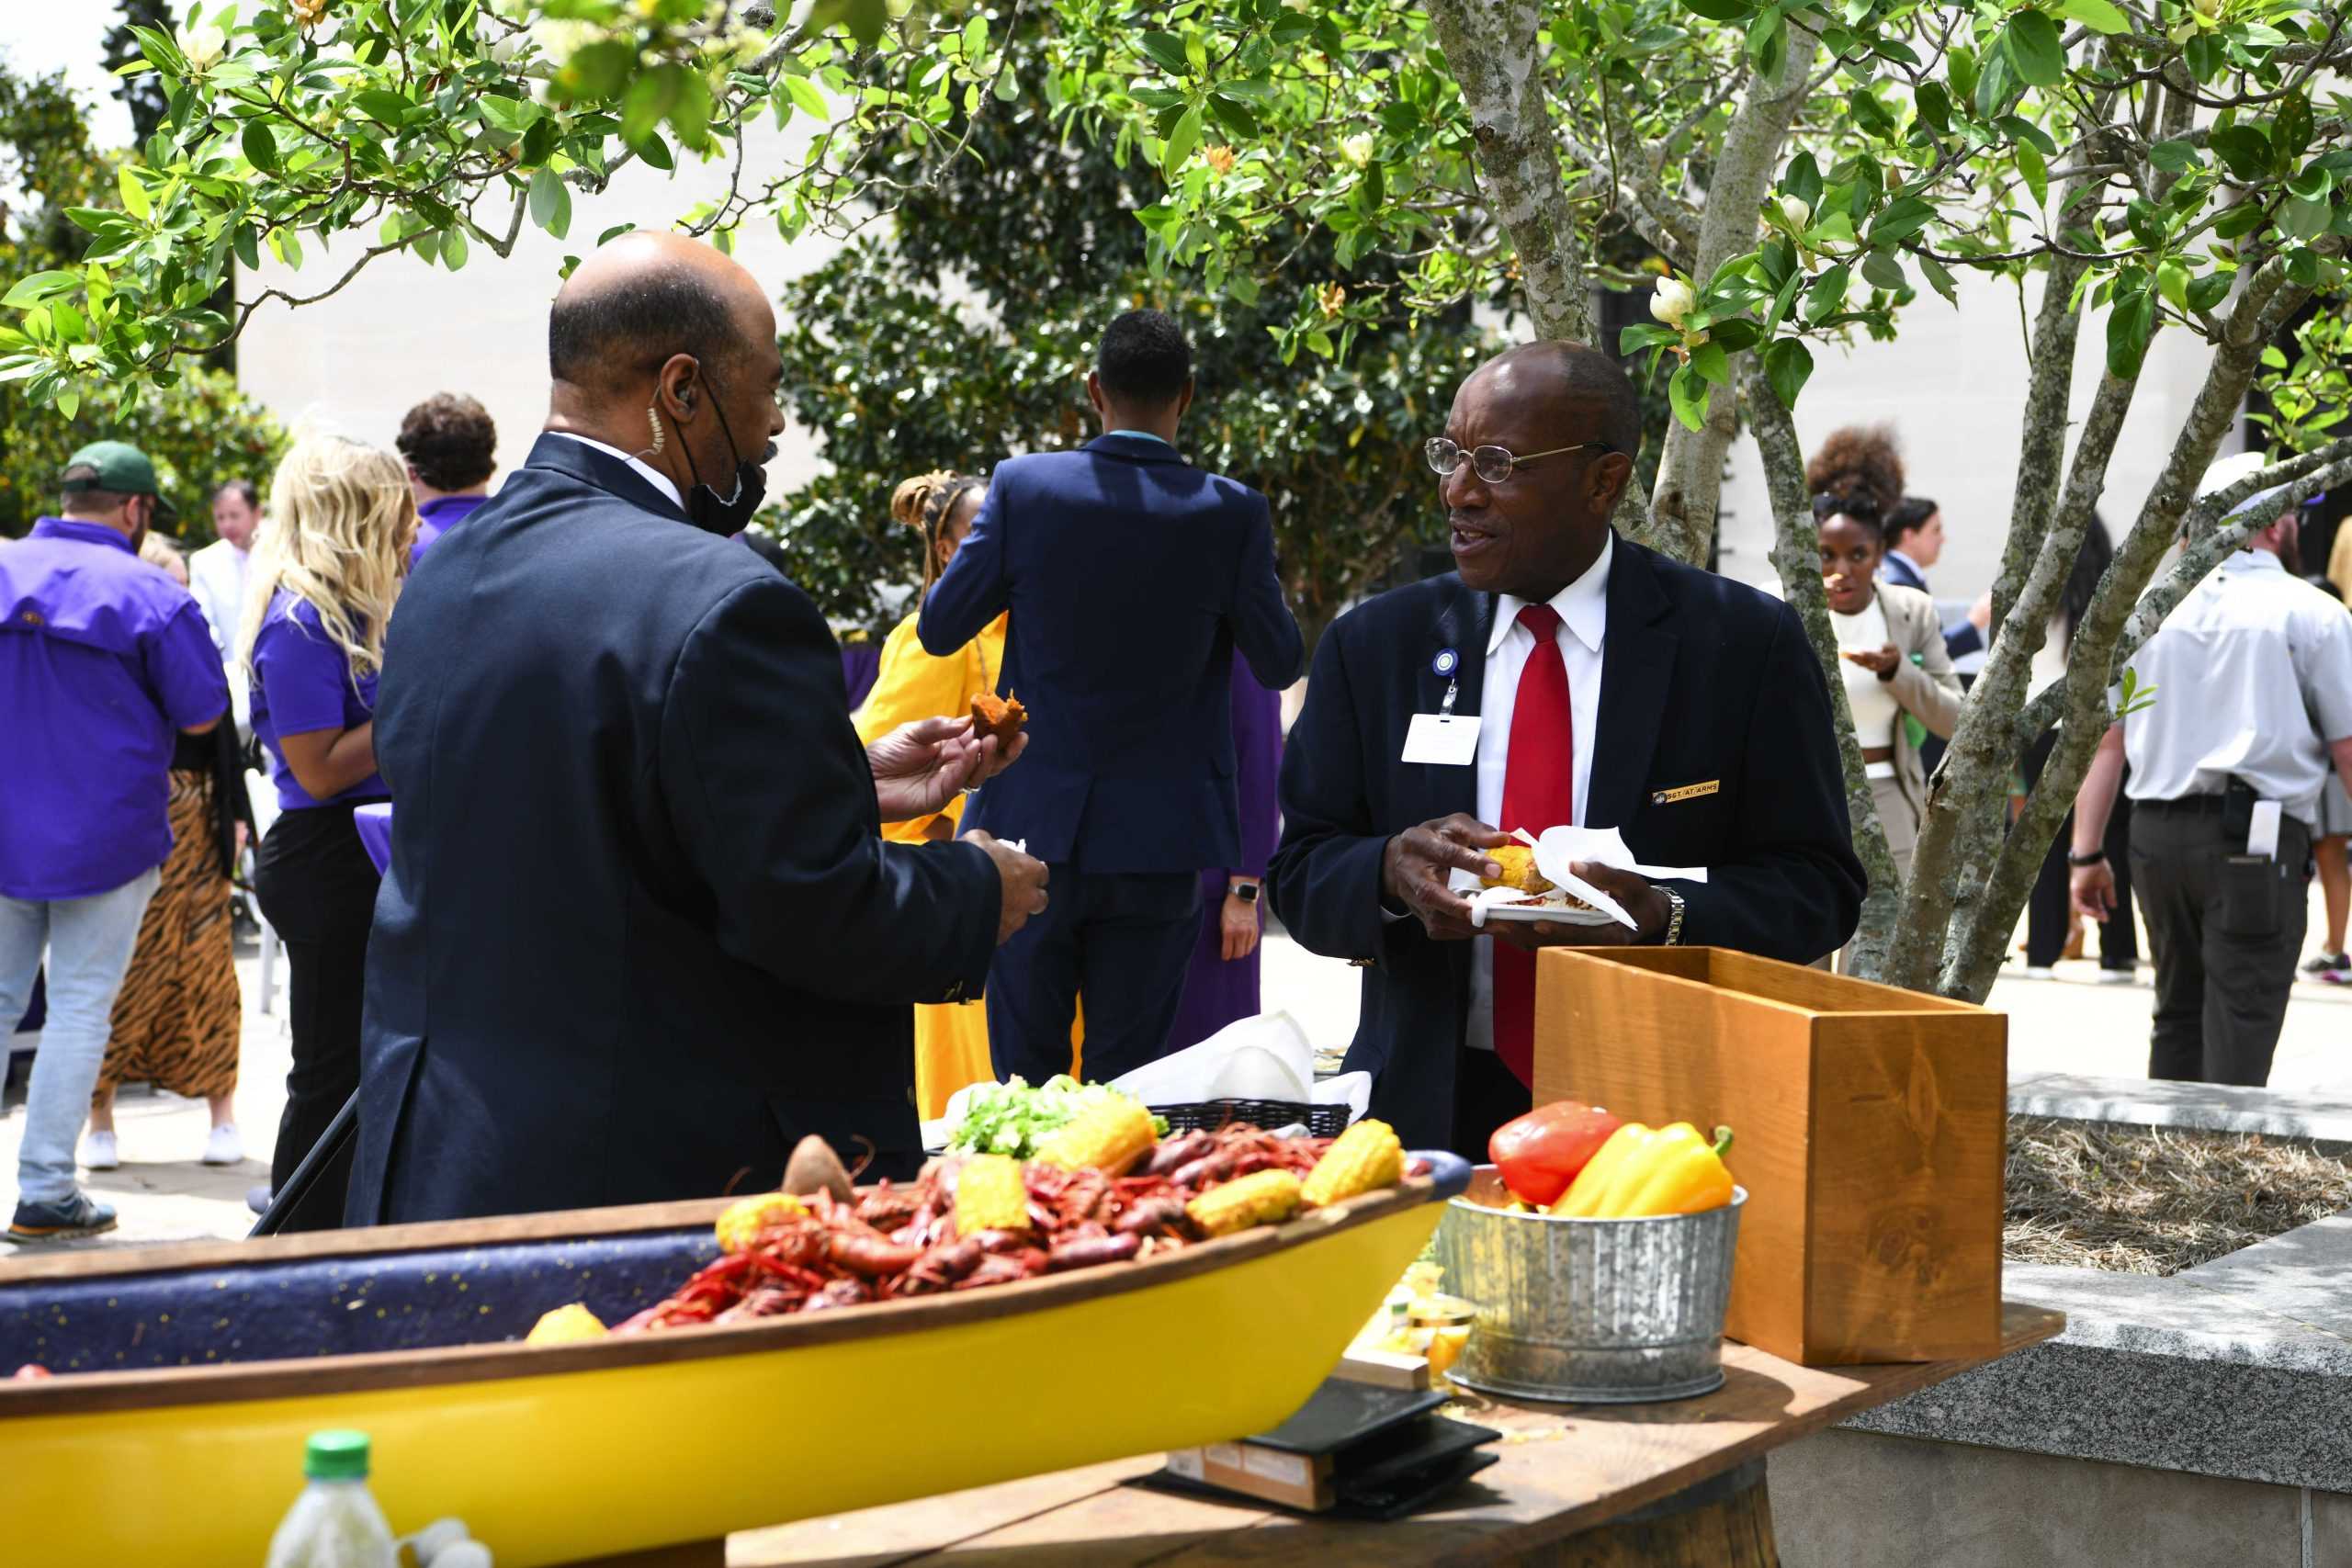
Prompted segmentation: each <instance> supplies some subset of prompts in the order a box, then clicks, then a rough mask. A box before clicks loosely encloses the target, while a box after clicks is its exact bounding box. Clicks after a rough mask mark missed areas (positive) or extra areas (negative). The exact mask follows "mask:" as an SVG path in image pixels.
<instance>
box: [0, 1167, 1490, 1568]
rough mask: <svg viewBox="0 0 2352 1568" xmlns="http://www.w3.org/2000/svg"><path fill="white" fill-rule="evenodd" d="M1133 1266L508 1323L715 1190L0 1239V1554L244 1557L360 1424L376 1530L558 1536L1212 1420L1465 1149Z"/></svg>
mask: <svg viewBox="0 0 2352 1568" xmlns="http://www.w3.org/2000/svg"><path fill="white" fill-rule="evenodd" d="M1413 1157H1415V1158H1417V1159H1419V1160H1421V1161H1424V1162H1426V1164H1427V1167H1428V1168H1429V1169H1430V1171H1431V1173H1432V1174H1430V1175H1427V1176H1421V1177H1416V1178H1412V1179H1408V1181H1407V1182H1406V1183H1405V1185H1404V1186H1403V1187H1401V1188H1398V1189H1395V1190H1389V1191H1385V1192H1376V1193H1367V1194H1365V1195H1364V1196H1363V1197H1361V1198H1357V1199H1352V1200H1350V1201H1347V1202H1346V1203H1343V1204H1340V1205H1336V1206H1334V1207H1333V1208H1331V1209H1328V1210H1322V1211H1317V1212H1316V1213H1310V1214H1308V1215H1307V1216H1306V1217H1304V1218H1301V1219H1298V1220H1295V1221H1293V1222H1291V1223H1290V1224H1283V1225H1279V1226H1266V1227H1261V1228H1259V1229H1256V1230H1253V1231H1247V1232H1244V1233H1242V1234H1240V1235H1235V1236H1230V1237H1227V1238H1226V1239H1224V1240H1221V1241H1214V1242H1208V1243H1204V1244H1203V1245H1201V1246H1198V1247H1190V1248H1187V1249H1186V1250H1184V1251H1182V1252H1178V1253H1173V1254H1170V1255H1167V1256H1165V1257H1161V1258H1152V1259H1150V1260H1148V1261H1146V1262H1142V1263H1127V1264H1112V1265H1109V1266H1106V1267H1102V1268H1095V1269H1080V1270H1075V1271H1072V1272H1070V1273H1067V1274H1057V1275H1048V1276H1044V1277H1041V1278H1038V1279H1035V1280H1023V1281H1021V1282H1019V1283H1015V1284H1011V1285H1003V1286H998V1287H994V1288H991V1289H987V1290H978V1291H970V1292H958V1293H954V1294H949V1295H943V1296H930V1297H923V1298H919V1299H912V1300H904V1301H895V1302H884V1303H873V1304H871V1305H865V1306H855V1307H844V1308H840V1309H837V1310H834V1311H830V1312H823V1313H812V1314H807V1315H795V1316H788V1317H776V1318H768V1319H763V1320H759V1321H755V1322H752V1323H746V1324H742V1325H729V1326H726V1327H706V1328H696V1329H688V1330H680V1331H674V1332H671V1333H665V1334H650V1335H635V1336H629V1337H616V1338H607V1339H603V1340H598V1341H594V1342H591V1343H587V1344H580V1345H565V1346H548V1347H526V1346H524V1345H522V1344H520V1343H517V1342H516V1341H518V1340H519V1338H520V1337H521V1336H522V1335H523V1334H524V1333H525V1332H526V1331H527V1330H528V1329H529V1327H530V1325H531V1324H532V1323H533V1322H535V1321H536V1320H537V1317H538V1315H539V1314H541V1313H543V1312H545V1311H547V1310H548V1309H549V1308H552V1307H557V1306H560V1305H562V1304H564V1303H568V1302H574V1301H580V1302H585V1303H588V1305H589V1306H590V1307H591V1308H592V1309H593V1310H594V1311H595V1312H596V1313H597V1314H598V1315H599V1316H600V1317H602V1318H604V1319H605V1321H606V1322H613V1321H616V1320H617V1319H619V1318H621V1317H624V1316H627V1315H628V1314H630V1313H633V1312H635V1311H637V1310H639V1308H641V1307H643V1306H646V1305H650V1303H653V1302H655V1301H658V1300H660V1299H662V1297H663V1296H665V1295H666V1294H668V1293H669V1292H670V1291H672V1290H673V1289H674V1288H675V1287H676V1286H677V1285H679V1284H680V1283H682V1282H683V1281H684V1280H685V1278H686V1276H687V1275H688V1274H690V1273H691V1272H692V1271H693V1270H694V1269H696V1268H698V1267H700V1266H701V1265H702V1264H703V1263H706V1262H707V1261H709V1259H710V1258H712V1257H713V1256H714V1255H715V1253H716V1247H715V1245H714V1243H713V1242H712V1239H711V1232H710V1225H711V1222H712V1221H713V1220H714V1219H715V1218H716V1217H717V1215H718V1211H719V1210H720V1208H722V1207H723V1206H724V1205H723V1203H722V1202H721V1201H717V1200H711V1201H694V1202H684V1203H662V1204H650V1205H645V1206H642V1207H633V1208H624V1209H601V1210H581V1211H576V1212H573V1213H557V1214H531V1215H520V1216H515V1217H513V1218H508V1219H498V1220H469V1221H458V1222H452V1223H448V1224H424V1225H395V1226H385V1227H382V1228H379V1229H376V1230H368V1231H351V1232H332V1233H325V1234H321V1235H298V1236H285V1237H275V1238H270V1239H267V1240H261V1241H252V1242H243V1243H220V1244H202V1245H197V1246H190V1247H167V1248H152V1249H145V1250H142V1251H129V1250H125V1251H116V1252H101V1253H76V1254H61V1255H51V1256H46V1257H30V1258H18V1259H17V1260H16V1261H14V1262H10V1263H6V1264H0V1374H5V1372H6V1371H7V1370H8V1369H11V1368H14V1367H16V1366H17V1365H18V1364H20V1363H23V1362H28V1361H29V1362H36V1363H39V1364H40V1365H42V1366H45V1367H47V1368H48V1369H49V1370H50V1371H51V1372H53V1373H55V1374H56V1375H55V1376H54V1377H52V1378H51V1379H48V1380H44V1381H36V1382H5V1383H0V1518H5V1519H6V1527H5V1539H6V1543H7V1544H6V1550H5V1551H0V1558H5V1560H6V1562H10V1563H26V1564H42V1565H44V1568H46V1565H48V1564H51V1563H56V1564H65V1563H85V1562H87V1563H100V1562H137V1563H140V1564H141V1565H142V1568H224V1565H230V1564H235V1565H240V1568H242V1565H245V1564H254V1563H258V1562H261V1561H262V1559H263V1557H264V1556H265V1555H266V1551H267V1547H268V1540H269V1535H270V1531H271V1530H272V1529H274V1528H275V1526H276V1524H277V1520H278V1519H279V1518H280V1517H282V1516H283V1515H284V1514H285V1512H286V1510H287V1508H288V1506H290V1505H291V1504H292V1502H293V1499H294V1496H295V1495H296V1493H297V1492H298V1491H299V1490H300V1485H301V1480H300V1461H301V1454H302V1444H303V1439H304V1438H305V1437H306V1436H307V1435H308V1434H310V1433H311V1432H312V1431H315V1430H318V1429H320V1428H322V1427H357V1428H359V1429H360V1430H363V1431H365V1432H367V1433H368V1434H369V1435H370V1436H371V1437H372V1438H373V1439H374V1451H375V1473H374V1476H373V1477H372V1479H371V1482H370V1484H371V1486H372V1487H373V1489H374V1491H375V1494H376V1496H377V1498H378V1500H379V1502H381V1503H382V1505H383V1506H384V1511H385V1513H386V1515H387V1516H388V1517H390V1520H391V1523H392V1527H393V1529H395V1530H396V1531H408V1530H413V1529H419V1528H421V1527H423V1526H424V1524H426V1523H427V1522H429V1521H431V1520H433V1519H435V1518H439V1517H446V1516H455V1517H458V1518H461V1519H463V1520H465V1521H466V1524H467V1526H468V1528H469V1530H470V1531H471V1533H472V1534H473V1536H474V1537H475V1539H477V1540H482V1541H484V1542H486V1543H488V1544H489V1545H490V1546H491V1548H492V1550H493V1551H495V1552H496V1553H497V1556H498V1561H499V1562H500V1563H501V1564H502V1568H530V1565H533V1564H544V1563H562V1562H574V1561H576V1560H579V1559H582V1558H590V1557H596V1556H602V1555H606V1554H613V1553H619V1552H625V1551H638V1550H641V1549H646V1548H650V1547H654V1546H659V1545H663V1544H667V1543H671V1542H676V1541H687V1540H707V1539H709V1538H711V1537H715V1536H720V1535H724V1534H726V1533H727V1532H729V1531H730V1530H736V1529H750V1528H753V1527H757V1526H760V1525H767V1524H778V1523H783V1522H785V1521H787V1520H791V1519H797V1518H806V1517H812V1516H817V1515H824V1514H833V1513H841V1512H843V1511H846V1510H849V1509H853V1508H863V1507H867V1506H874V1505H876V1504H881V1503H891V1502H899V1501H903V1500H905V1499H907V1498H910V1497H917V1496H926V1495H933V1494H935V1493H941V1492H949V1491H955V1490H956V1489H958V1488H962V1487H967V1486H978V1485H985V1484H988V1483H994V1482H999V1481H1007V1480H1012V1479H1013V1478H1016V1477H1019V1476H1023V1475H1033V1474H1038V1473H1041V1472H1048V1471H1055V1470H1063V1469H1067V1468H1069V1467H1071V1466H1074V1465H1080V1464H1091V1463H1095V1462H1098V1461H1103V1460H1109V1459H1116V1458H1120V1457H1123V1456H1126V1455H1131V1454H1139V1453H1148V1452H1151V1451H1154V1450H1161V1449H1170V1448H1182V1447H1191V1446H1194V1445H1198V1444H1201V1443H1207V1442H1216V1441H1220V1440H1223V1439H1227V1438H1235V1437H1238V1436H1241V1435H1243V1434H1246V1433H1250V1432H1253V1431H1259V1430H1262V1429H1264V1428H1266V1427H1272V1426H1274V1425H1276V1424H1277V1423H1279V1422H1280V1421H1281V1420H1282V1419H1283V1417H1285V1416H1288V1415H1290V1413H1291V1412H1292V1411H1294V1410H1295V1409H1296V1408H1297V1407H1298V1406H1299V1405H1300V1404H1303V1403H1304V1402H1305V1401H1306V1397H1307V1395H1308V1394H1309V1393H1312V1392H1313V1391H1314V1389H1315V1387H1316V1385H1317V1382H1320V1381H1321V1380H1322V1379H1323V1377H1324V1376H1325V1375H1326V1374H1327V1373H1329V1371H1330V1370H1331V1368H1332V1366H1333V1365H1334V1364H1336V1362H1337V1361H1338V1359H1339V1357H1340V1352H1341V1350H1342V1349H1343V1348H1345V1347H1346V1344H1347V1342H1348V1340H1349V1339H1350V1337H1351V1336H1352V1335H1353V1334H1354V1333H1355V1332H1356V1330H1357V1329H1358V1328H1360V1327H1361V1326H1362V1325H1363V1322H1364V1319H1365V1318H1366V1317H1367V1316H1368V1315H1369V1314H1371V1312H1372V1310H1373V1309H1374V1307H1375V1306H1376V1305H1377V1304H1378V1303H1379V1302H1380V1299H1381V1297H1382V1294H1383V1292H1385V1291H1386V1290H1387V1289H1388V1287H1389V1286H1390V1285H1391V1284H1393V1283H1394V1282H1395V1280H1397V1276H1398V1275H1399V1274H1400V1273H1401V1272H1402V1271H1403V1269H1404V1267H1405V1265H1406V1264H1407V1263H1408V1262H1410V1261H1412V1259H1413V1258H1414V1257H1415V1255H1416V1254H1418V1253H1419V1251H1420V1249H1421V1247H1423V1245H1424V1244H1425V1243H1426V1242H1427V1241H1428V1239H1429V1236H1430V1232H1431V1231H1432V1230H1433V1229H1434V1228H1435V1226H1436V1223H1437V1218H1438V1214H1439V1213H1440V1211H1441V1209H1442V1199H1444V1198H1446V1197H1450V1196H1451V1195H1452V1194H1453V1193H1454V1192H1457V1191H1459V1190H1461V1189H1462V1185H1463V1183H1464V1180H1465V1179H1466V1178H1467V1175H1468V1168H1467V1167H1466V1166H1464V1164H1463V1162H1461V1161H1460V1160H1458V1159H1455V1158H1454V1157H1453V1156H1451V1155H1444V1154H1422V1155H1418V1156H1413Z"/></svg>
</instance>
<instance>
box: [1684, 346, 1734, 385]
mask: <svg viewBox="0 0 2352 1568" xmlns="http://www.w3.org/2000/svg"><path fill="white" fill-rule="evenodd" d="M1691 370H1692V371H1693V372H1694V373H1695V374H1697V376H1698V377H1699V378H1700V379H1702V380H1703V381H1710V382H1713V384H1714V385H1716V386H1718V387H1728V386H1730V385H1731V355H1728V354H1726V353H1724V345H1723V344H1719V343H1717V342H1715V341H1714V338H1713V334H1712V333H1710V334H1709V336H1708V340H1707V341H1706V342H1705V343H1702V344H1700V345H1699V346H1698V347H1696V348H1694V349H1692V350H1691Z"/></svg>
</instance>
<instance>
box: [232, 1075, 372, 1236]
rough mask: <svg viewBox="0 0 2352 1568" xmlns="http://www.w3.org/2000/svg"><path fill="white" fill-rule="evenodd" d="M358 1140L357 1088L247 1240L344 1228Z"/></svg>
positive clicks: (274, 1198)
mask: <svg viewBox="0 0 2352 1568" xmlns="http://www.w3.org/2000/svg"><path fill="white" fill-rule="evenodd" d="M358 1136H359V1095H358V1093H357V1091H356V1090H355V1091H353V1093H352V1096H351V1098H350V1099H349V1100H345V1101H344V1102H343V1109H342V1110H340V1111H336V1112H335V1113H334V1121H332V1122H328V1123H327V1130H326V1131H325V1132H323V1133H321V1134H319V1141H318V1142H317V1143H315V1144H312V1145H311V1152H310V1153H309V1154H306V1155H304V1156H302V1163H301V1164H300V1165H298V1166H296V1167H295V1168H294V1174H293V1175H291V1176H289V1177H288V1178H287V1179H286V1185H285V1186H283V1187H281V1188H279V1189H278V1190H277V1191H276V1192H273V1193H271V1194H270V1198H269V1207H268V1208H267V1209H266V1210H265V1211H263V1213H262V1216H261V1218H260V1219H258V1220H256V1221H254V1228H253V1229H252V1230H250V1231H248V1232H246V1233H245V1234H246V1235H247V1237H248V1239H250V1238H251V1237H253V1236H257V1235H277V1234H278V1233H279V1232H281V1231H284V1230H287V1229H288V1228H291V1229H294V1230H334V1229H335V1228H336V1227H338V1226H339V1225H341V1224H343V1198H344V1192H345V1189H347V1188H348V1187H349V1186H350V1185H351V1156H352V1150H353V1145H354V1143H355V1141H356V1139H357V1138H358ZM297 1221H299V1222H300V1223H291V1222H297Z"/></svg>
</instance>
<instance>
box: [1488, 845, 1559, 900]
mask: <svg viewBox="0 0 2352 1568" xmlns="http://www.w3.org/2000/svg"><path fill="white" fill-rule="evenodd" d="M1487 859H1488V860H1490V861H1493V862H1494V863H1496V864H1497V865H1499V866H1501V867H1502V868H1503V874H1501V875H1500V876H1493V877H1488V876H1482V877H1480V878H1479V879H1478V880H1479V881H1480V882H1482V883H1484V884H1485V885H1486V886H1488V887H1516V888H1518V889H1519V890H1520V891H1521V893H1549V892H1550V891H1552V883H1551V880H1550V879H1549V878H1548V877H1546V876H1545V875H1544V874H1543V873H1542V872H1540V871H1538V870H1536V869H1535V851H1534V850H1533V849H1532V848H1531V847H1530V846H1528V845H1526V844H1505V845H1503V846H1502V847H1501V848H1500V849H1494V850H1488V851H1487Z"/></svg>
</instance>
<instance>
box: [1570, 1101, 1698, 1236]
mask: <svg viewBox="0 0 2352 1568" xmlns="http://www.w3.org/2000/svg"><path fill="white" fill-rule="evenodd" d="M1730 1147H1731V1129H1730V1128H1728V1127H1718V1128H1716V1129H1715V1141H1714V1142H1713V1145H1710V1144H1709V1143H1708V1142H1707V1140H1706V1137H1705V1135H1704V1134H1702V1133H1701V1132H1700V1131H1699V1129H1698V1128H1696V1127H1693V1126H1692V1125H1691V1123H1690V1122H1675V1123H1674V1124H1673V1125H1672V1126H1670V1127H1656V1128H1653V1127H1645V1126H1643V1125H1642V1124H1641V1123H1640V1122H1627V1123H1625V1125H1623V1127H1620V1128H1618V1129H1617V1131H1616V1132H1614V1133H1613V1134H1610V1138H1609V1141H1608V1142H1607V1143H1605V1144H1603V1145H1600V1152H1599V1153H1597V1154H1595V1155H1594V1156H1592V1160H1591V1162H1590V1163H1589V1164H1588V1165H1587V1166H1586V1167H1585V1168H1584V1169H1583V1170H1582V1171H1581V1172H1579V1173H1578V1174H1577V1179H1576V1180H1575V1181H1573V1182H1572V1183H1570V1184H1569V1186H1568V1190H1566V1192H1563V1193H1562V1194H1560V1197H1559V1199H1558V1201H1555V1203H1554V1204H1553V1205H1552V1207H1551V1210H1550V1211H1549V1212H1550V1213H1555V1214H1560V1215H1565V1216H1566V1217H1568V1218H1571V1219H1592V1220H1631V1219H1640V1218H1643V1217H1645V1216H1648V1215H1653V1214H1695V1213H1699V1212H1700V1211H1701V1210H1702V1209H1719V1208H1721V1207H1723V1205H1724V1204H1725V1203H1728V1202H1730V1201H1731V1190H1732V1180H1731V1172H1730V1171H1728V1170H1726V1169H1724V1161H1723V1156H1724V1153H1725V1151H1727V1150H1728V1149H1730Z"/></svg>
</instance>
